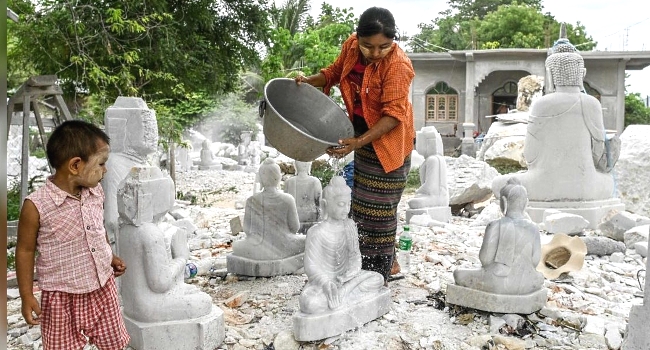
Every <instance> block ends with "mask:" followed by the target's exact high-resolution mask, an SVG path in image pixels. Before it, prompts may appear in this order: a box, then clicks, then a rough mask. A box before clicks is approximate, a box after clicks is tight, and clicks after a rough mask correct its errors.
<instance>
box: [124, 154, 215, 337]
mask: <svg viewBox="0 0 650 350" xmlns="http://www.w3.org/2000/svg"><path fill="white" fill-rule="evenodd" d="M117 198H118V200H117V205H118V211H119V214H120V221H121V225H120V237H119V239H118V243H119V250H120V254H121V257H122V259H124V261H125V262H126V264H128V266H129V271H128V273H126V274H124V276H123V278H122V279H121V287H120V294H121V296H122V303H123V306H124V319H125V323H126V328H127V330H128V332H129V334H130V335H131V346H132V347H134V348H136V349H213V348H214V347H216V346H218V345H219V344H220V343H221V342H222V340H223V339H224V337H225V333H224V330H225V329H224V320H223V312H222V311H221V309H219V308H218V307H215V306H214V305H213V304H212V298H211V297H210V296H209V295H208V294H206V293H204V292H202V291H200V290H199V289H198V287H196V286H194V285H190V284H186V283H185V282H184V273H185V264H186V262H187V260H188V258H189V255H190V252H189V248H188V245H187V233H186V231H185V230H182V229H179V230H176V231H175V233H174V234H173V235H172V236H171V243H170V247H171V256H169V253H168V251H167V248H166V243H165V233H164V232H163V230H162V229H161V228H160V226H159V225H158V223H159V222H160V220H161V218H162V217H163V216H164V215H165V214H166V213H167V212H168V211H169V210H170V209H171V208H172V206H173V204H174V184H173V182H172V180H171V178H170V177H169V176H167V175H165V174H163V173H162V171H161V170H160V169H158V168H156V167H146V166H145V167H142V166H136V167H133V168H132V169H131V171H130V173H129V175H128V176H127V177H126V179H125V180H124V182H122V184H121V187H120V189H119V191H118V194H117Z"/></svg>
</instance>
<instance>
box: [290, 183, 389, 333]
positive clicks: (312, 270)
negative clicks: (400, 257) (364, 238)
mask: <svg viewBox="0 0 650 350" xmlns="http://www.w3.org/2000/svg"><path fill="white" fill-rule="evenodd" d="M350 191H351V190H350V187H348V186H347V184H346V183H345V180H344V179H343V178H342V177H340V176H335V177H333V178H332V180H331V181H330V184H329V185H328V186H327V187H326V188H325V190H324V196H325V198H324V200H323V202H324V206H325V209H326V217H325V219H324V220H323V221H322V222H320V223H318V224H316V225H315V226H312V227H311V228H310V229H309V231H308V233H307V243H306V247H305V273H306V274H307V278H308V282H307V285H306V286H305V288H304V289H303V291H302V293H301V294H300V298H299V305H300V313H298V314H297V315H296V316H294V336H295V337H296V340H299V341H305V340H316V339H322V338H325V337H329V336H333V335H336V334H340V333H342V332H345V331H347V330H349V329H353V328H355V327H358V326H359V325H360V324H363V323H365V322H368V321H371V320H373V319H375V318H377V317H379V316H381V315H383V314H384V313H386V312H388V310H389V309H390V304H391V301H390V292H389V290H388V288H386V287H385V286H384V278H383V276H382V275H380V274H379V273H377V272H374V271H366V270H362V269H361V253H360V251H359V237H358V234H357V228H356V225H355V223H354V221H353V220H352V219H349V218H348V213H349V211H350V201H351V199H350V198H351V197H350ZM349 315H355V317H354V319H351V318H350V317H349ZM346 316H348V317H346Z"/></svg>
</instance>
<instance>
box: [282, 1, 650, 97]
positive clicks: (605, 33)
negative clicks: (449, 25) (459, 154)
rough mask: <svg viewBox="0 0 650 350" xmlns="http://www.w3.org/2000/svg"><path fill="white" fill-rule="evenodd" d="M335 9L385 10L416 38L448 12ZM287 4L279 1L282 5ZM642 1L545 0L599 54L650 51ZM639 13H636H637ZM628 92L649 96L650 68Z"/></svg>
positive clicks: (316, 5) (315, 4) (427, 7)
mask: <svg viewBox="0 0 650 350" xmlns="http://www.w3.org/2000/svg"><path fill="white" fill-rule="evenodd" d="M324 1H325V2H327V3H328V4H330V5H332V6H334V7H340V8H348V7H353V8H354V10H353V11H354V13H355V15H356V16H357V17H358V16H359V15H360V14H361V13H362V12H363V10H365V9H366V8H369V7H372V6H379V7H385V8H387V9H389V10H390V11H391V12H392V13H393V15H394V16H395V22H396V24H397V27H398V28H399V29H400V32H402V33H405V34H406V35H413V34H417V33H418V32H419V30H418V28H417V25H418V24H419V23H423V22H424V23H429V22H431V20H433V19H435V18H436V17H437V16H438V13H439V12H440V11H444V10H445V9H447V7H448V6H447V1H446V0H373V1H370V0H355V1H349V0H324ZM283 2H284V1H282V0H276V3H278V4H281V3H283ZM321 3H323V1H321V0H312V4H311V8H312V9H311V14H312V15H314V16H316V15H318V14H319V13H320V5H321ZM639 4H640V2H639V0H617V1H612V0H542V5H543V6H544V9H543V12H550V13H551V14H552V15H553V16H555V18H556V19H557V20H558V21H561V22H568V23H572V24H576V23H577V22H578V21H579V22H580V23H581V24H583V25H584V26H585V28H586V30H587V34H588V35H591V36H592V37H593V38H594V40H595V41H596V42H597V43H598V45H597V47H596V49H597V50H603V51H604V50H607V51H635V50H637V51H641V50H650V35H648V33H650V13H648V12H647V11H643V10H641V9H639ZM635 9H636V10H635ZM628 73H629V74H630V77H629V78H628V79H627V80H626V84H627V85H629V86H628V91H630V92H639V93H641V96H644V97H645V96H647V95H650V67H647V68H645V69H644V70H642V71H628Z"/></svg>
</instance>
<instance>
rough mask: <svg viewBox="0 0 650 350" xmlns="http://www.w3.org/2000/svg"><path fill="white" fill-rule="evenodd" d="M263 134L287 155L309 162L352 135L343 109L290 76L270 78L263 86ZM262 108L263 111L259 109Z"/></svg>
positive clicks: (316, 90) (351, 129) (352, 131)
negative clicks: (289, 77) (297, 82)
mask: <svg viewBox="0 0 650 350" xmlns="http://www.w3.org/2000/svg"><path fill="white" fill-rule="evenodd" d="M263 104H265V105H263V106H261V107H260V108H261V110H260V114H262V113H263V119H264V121H263V128H264V136H265V137H266V139H267V140H268V141H269V143H270V144H271V146H273V147H274V148H275V149H277V150H278V151H279V152H281V153H282V154H284V155H286V156H287V157H290V158H293V159H295V160H298V161H302V162H311V161H313V160H314V159H316V158H318V157H320V156H321V155H323V154H325V151H326V150H327V148H329V147H331V146H336V145H338V141H339V140H340V139H345V138H350V137H353V136H354V129H353V127H352V123H351V122H350V119H348V116H347V114H346V113H345V111H344V110H343V109H342V108H341V107H339V105H337V104H336V103H335V102H334V101H332V100H331V99H330V98H329V97H328V96H327V95H325V94H323V93H322V92H321V91H320V90H318V89H316V88H315V87H313V86H311V85H309V84H307V83H303V84H300V85H298V84H296V82H295V81H294V80H293V79H287V78H277V79H272V80H270V81H269V82H268V83H266V86H265V87H264V102H263ZM262 109H263V112H262Z"/></svg>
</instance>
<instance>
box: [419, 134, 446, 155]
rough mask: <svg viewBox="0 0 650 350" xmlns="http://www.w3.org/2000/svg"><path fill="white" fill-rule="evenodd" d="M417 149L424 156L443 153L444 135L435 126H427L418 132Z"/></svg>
mask: <svg viewBox="0 0 650 350" xmlns="http://www.w3.org/2000/svg"><path fill="white" fill-rule="evenodd" d="M415 150H416V151H417V152H418V153H419V154H420V155H421V156H423V157H425V158H426V157H429V156H433V155H443V152H444V150H443V145H442V137H441V136H440V133H439V132H438V130H437V129H436V128H435V126H425V127H423V128H422V129H420V131H418V133H417V138H416V139H415Z"/></svg>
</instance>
